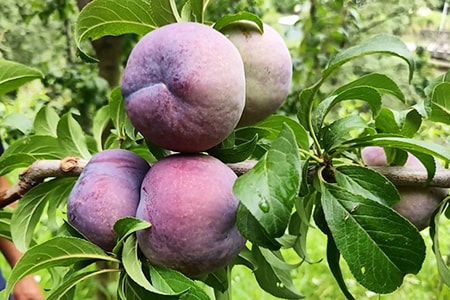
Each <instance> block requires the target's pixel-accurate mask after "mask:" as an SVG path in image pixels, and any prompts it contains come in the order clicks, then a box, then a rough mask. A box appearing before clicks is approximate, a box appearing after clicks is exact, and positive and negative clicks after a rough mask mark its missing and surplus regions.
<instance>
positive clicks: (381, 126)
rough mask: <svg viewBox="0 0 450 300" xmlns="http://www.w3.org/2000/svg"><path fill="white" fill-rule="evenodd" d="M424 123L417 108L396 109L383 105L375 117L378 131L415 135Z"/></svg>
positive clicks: (406, 135)
mask: <svg viewBox="0 0 450 300" xmlns="http://www.w3.org/2000/svg"><path fill="white" fill-rule="evenodd" d="M421 124H422V116H421V115H420V114H419V112H418V111H417V110H415V109H408V110H403V111H396V110H393V109H390V108H387V107H383V108H381V110H380V113H379V114H378V116H376V118H375V126H376V128H377V130H378V132H382V133H395V134H400V135H403V136H405V137H413V136H414V135H415V133H416V132H417V131H418V130H419V128H420V125H421Z"/></svg>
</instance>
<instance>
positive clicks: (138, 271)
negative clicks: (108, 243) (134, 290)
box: [122, 235, 180, 295]
mask: <svg viewBox="0 0 450 300" xmlns="http://www.w3.org/2000/svg"><path fill="white" fill-rule="evenodd" d="M122 264H123V267H124V269H125V271H126V272H127V274H128V275H129V276H130V278H131V279H133V281H134V282H136V283H137V284H138V285H140V286H141V287H143V288H144V289H146V290H147V291H149V292H152V293H155V294H160V295H179V294H180V293H176V292H167V291H161V290H158V289H157V288H155V287H154V286H153V285H152V284H151V283H150V281H149V280H148V279H147V277H146V276H145V274H144V272H143V271H142V262H141V261H140V260H139V257H138V244H137V239H136V236H135V235H129V236H128V237H127V238H126V240H125V242H124V243H123V251H122Z"/></svg>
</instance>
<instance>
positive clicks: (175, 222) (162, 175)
mask: <svg viewBox="0 0 450 300" xmlns="http://www.w3.org/2000/svg"><path fill="white" fill-rule="evenodd" d="M291 80H292V61H291V57H290V54H289V51H288V49H287V47H286V45H285V43H284V41H283V39H282V38H281V36H280V35H279V34H278V33H277V32H276V31H275V30H274V29H273V28H271V27H270V26H267V25H264V31H263V33H262V32H260V31H259V29H258V28H257V27H256V26H255V25H254V24H252V23H245V22H238V23H235V24H232V25H229V26H227V27H225V28H224V29H223V30H222V31H221V32H219V31H217V30H215V29H213V28H212V27H210V26H207V25H203V24H199V23H193V22H184V23H175V24H170V25H166V26H163V27H160V28H158V29H156V30H153V31H151V32H150V33H148V34H147V35H145V36H144V37H143V38H142V39H141V40H140V41H139V42H138V43H137V44H136V46H135V47H134V48H133V50H132V52H131V54H130V56H129V58H128V62H127V65H126V68H125V70H124V74H123V77H122V83H121V91H122V95H123V97H124V100H125V107H126V112H127V115H128V117H129V118H130V120H131V122H132V124H133V125H134V126H135V128H136V129H137V130H138V131H139V132H140V133H141V134H142V135H143V136H144V137H145V139H147V140H148V141H151V142H152V143H154V144H156V145H158V146H160V147H162V148H164V149H167V150H171V151H173V154H172V155H170V156H168V157H165V158H163V159H161V160H159V161H158V162H156V163H155V164H154V165H153V166H152V167H151V168H150V167H149V163H148V162H146V161H145V160H144V159H142V158H141V157H140V156H138V155H137V154H135V153H133V152H131V151H128V150H122V149H110V150H104V151H101V152H99V153H97V154H95V155H94V156H93V157H92V158H91V160H90V161H89V163H88V164H87V165H86V167H85V169H84V170H83V172H82V173H81V175H80V177H79V178H78V180H77V182H76V184H75V186H74V188H73V190H72V192H71V194H70V196H69V199H68V203H67V215H68V221H69V223H70V224H71V225H72V226H74V227H75V228H76V229H77V230H78V231H79V232H80V233H82V234H83V235H84V236H85V237H86V238H87V239H88V240H90V241H92V242H93V243H95V244H97V245H99V246H100V247H102V248H103V249H105V250H106V251H111V250H112V249H113V247H114V245H115V243H116V237H115V234H114V231H113V225H114V223H115V222H116V221H117V220H118V219H120V218H123V217H126V216H135V217H137V218H140V219H143V220H146V221H148V222H149V223H150V224H151V227H150V228H148V229H145V230H140V231H138V232H137V234H136V236H137V240H138V245H139V248H140V250H141V251H142V253H143V254H144V255H145V257H146V258H147V259H148V260H149V261H150V262H152V263H154V264H157V265H162V266H167V267H171V268H174V269H177V270H179V271H181V272H183V273H184V274H186V275H188V276H192V277H195V276H200V275H203V274H206V273H209V272H211V271H214V270H215V269H217V268H219V267H221V266H224V265H226V264H228V263H229V262H230V261H231V260H232V259H233V258H234V257H235V256H236V255H237V254H238V253H239V252H240V250H241V249H242V248H243V247H244V244H245V239H244V238H243V237H242V236H241V235H240V233H239V231H238V230H237V227H236V209H237V206H238V200H237V199H236V197H235V196H234V195H233V184H234V182H235V179H236V175H235V173H234V172H233V171H232V170H231V169H230V168H229V167H228V166H227V165H226V164H224V163H222V162H221V161H220V160H218V159H217V158H214V157H212V156H209V155H207V154H204V153H203V152H205V151H206V150H208V149H210V148H211V147H214V146H216V145H218V144H220V143H221V142H222V141H223V140H224V139H225V138H226V137H227V136H228V135H229V134H230V133H231V132H232V131H233V130H234V129H235V128H236V127H238V126H247V125H251V124H253V123H256V122H258V121H260V120H262V119H264V118H266V117H267V116H269V115H270V114H272V113H273V112H275V111H276V110H277V109H278V107H279V106H280V105H281V103H282V101H283V100H284V99H285V98H286V96H287V95H288V93H289V90H290V83H291Z"/></svg>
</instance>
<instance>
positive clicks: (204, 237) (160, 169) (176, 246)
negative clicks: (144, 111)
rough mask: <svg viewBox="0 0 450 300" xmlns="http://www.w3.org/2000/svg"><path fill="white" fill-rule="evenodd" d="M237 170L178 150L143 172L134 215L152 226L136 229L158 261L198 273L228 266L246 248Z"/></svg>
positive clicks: (150, 256)
mask: <svg viewBox="0 0 450 300" xmlns="http://www.w3.org/2000/svg"><path fill="white" fill-rule="evenodd" d="M236 177H237V176H236V174H235V173H234V172H233V171H232V170H231V169H230V168H229V167H228V166H227V165H225V164H224V163H222V162H221V161H220V160H218V159H216V158H214V157H212V156H207V155H202V154H175V155H172V156H169V157H166V158H164V159H162V160H160V161H158V162H157V163H156V164H155V165H154V166H153V167H152V168H151V169H150V171H149V172H148V173H147V175H146V176H145V178H144V180H143V183H142V188H141V200H140V202H139V206H138V209H137V212H136V217H138V218H141V219H143V220H146V221H148V222H150V223H151V224H152V226H151V227H150V228H148V229H145V230H140V231H138V232H137V234H136V235H137V239H138V244H139V248H140V249H141V251H142V253H143V254H144V255H145V256H146V257H147V258H148V260H149V261H150V262H152V263H153V264H155V265H160V266H166V267H169V268H173V269H176V270H178V271H180V272H182V273H184V274H185V275H187V276H190V277H198V276H201V275H204V274H207V273H209V272H212V271H214V270H216V269H217V268H220V267H222V266H225V265H227V264H228V263H229V262H230V260H232V259H233V258H234V257H235V256H236V255H237V254H238V253H239V252H240V250H241V249H242V248H243V247H244V245H245V239H244V238H243V237H242V236H241V234H240V233H239V231H238V230H237V227H236V210H237V206H238V200H237V199H236V197H235V196H234V194H233V184H234V181H235V179H236Z"/></svg>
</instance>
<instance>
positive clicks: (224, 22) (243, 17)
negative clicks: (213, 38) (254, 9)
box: [213, 11, 264, 33]
mask: <svg viewBox="0 0 450 300" xmlns="http://www.w3.org/2000/svg"><path fill="white" fill-rule="evenodd" d="M240 21H250V22H252V23H254V24H255V25H256V26H257V29H259V31H260V32H261V33H263V32H264V28H263V22H262V20H261V19H260V18H259V17H258V16H257V15H254V14H252V13H249V12H246V11H241V12H238V13H235V14H227V15H224V16H223V17H221V18H220V19H219V20H217V21H216V22H215V23H214V25H213V28H214V29H216V30H218V31H221V30H222V29H224V28H225V27H226V26H228V25H230V24H233V23H237V22H240Z"/></svg>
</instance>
